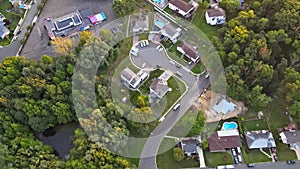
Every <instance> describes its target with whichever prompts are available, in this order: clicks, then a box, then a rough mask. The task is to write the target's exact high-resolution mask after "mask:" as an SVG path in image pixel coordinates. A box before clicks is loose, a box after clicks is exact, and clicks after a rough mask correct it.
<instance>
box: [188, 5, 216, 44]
mask: <svg viewBox="0 0 300 169" xmlns="http://www.w3.org/2000/svg"><path fill="white" fill-rule="evenodd" d="M192 23H193V24H194V25H195V26H196V27H197V28H199V29H200V30H201V31H202V32H204V33H205V34H206V36H207V37H208V38H209V39H211V37H212V36H218V29H220V28H221V26H211V25H208V24H207V23H206V20H205V16H204V13H203V10H201V9H200V8H199V9H198V10H196V11H195V13H194V16H193V20H192Z"/></svg>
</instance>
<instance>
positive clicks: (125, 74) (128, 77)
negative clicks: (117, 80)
mask: <svg viewBox="0 0 300 169" xmlns="http://www.w3.org/2000/svg"><path fill="white" fill-rule="evenodd" d="M121 80H122V81H123V82H125V84H126V85H128V87H131V88H134V89H135V88H137V86H138V85H139V84H140V83H141V82H142V79H141V77H140V76H138V75H137V74H136V73H134V72H133V71H132V70H131V69H129V68H128V67H126V68H125V69H124V70H123V71H122V72H121Z"/></svg>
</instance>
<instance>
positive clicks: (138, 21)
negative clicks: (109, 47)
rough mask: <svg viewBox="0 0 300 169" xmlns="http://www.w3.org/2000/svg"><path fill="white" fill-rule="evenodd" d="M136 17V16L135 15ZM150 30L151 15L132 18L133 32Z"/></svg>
mask: <svg viewBox="0 0 300 169" xmlns="http://www.w3.org/2000/svg"><path fill="white" fill-rule="evenodd" d="M133 17H134V16H133ZM146 31H149V16H148V15H144V16H137V17H135V18H132V19H131V32H134V33H136V32H146Z"/></svg>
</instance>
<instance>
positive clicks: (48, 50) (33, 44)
mask: <svg viewBox="0 0 300 169" xmlns="http://www.w3.org/2000/svg"><path fill="white" fill-rule="evenodd" d="M112 2H113V1H112V0H47V3H46V5H45V7H44V9H43V10H42V12H41V14H40V16H39V18H38V20H37V23H36V25H35V26H34V28H33V30H32V33H31V34H30V36H29V38H28V40H27V42H26V44H25V46H24V48H23V50H22V52H21V54H20V55H23V56H26V57H27V58H30V59H38V58H40V56H41V55H43V54H46V55H50V56H54V53H53V48H52V47H50V46H49V45H48V42H49V38H48V36H47V33H46V30H45V29H44V27H43V25H42V20H43V19H44V18H47V17H53V18H57V17H60V16H63V15H65V14H68V13H71V12H74V11H76V10H77V9H78V10H83V9H87V8H91V9H92V10H93V12H94V13H95V14H96V13H99V12H104V13H105V14H106V16H107V20H106V21H104V22H103V23H102V24H99V25H97V26H96V27H100V26H103V25H105V24H107V23H108V22H111V21H113V20H115V19H116V18H117V17H116V16H115V15H114V13H113V11H112ZM40 34H41V35H42V36H40Z"/></svg>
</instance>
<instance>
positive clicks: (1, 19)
mask: <svg viewBox="0 0 300 169" xmlns="http://www.w3.org/2000/svg"><path fill="white" fill-rule="evenodd" d="M4 19H5V16H4V15H3V14H2V13H0V22H3V21H4Z"/></svg>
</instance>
